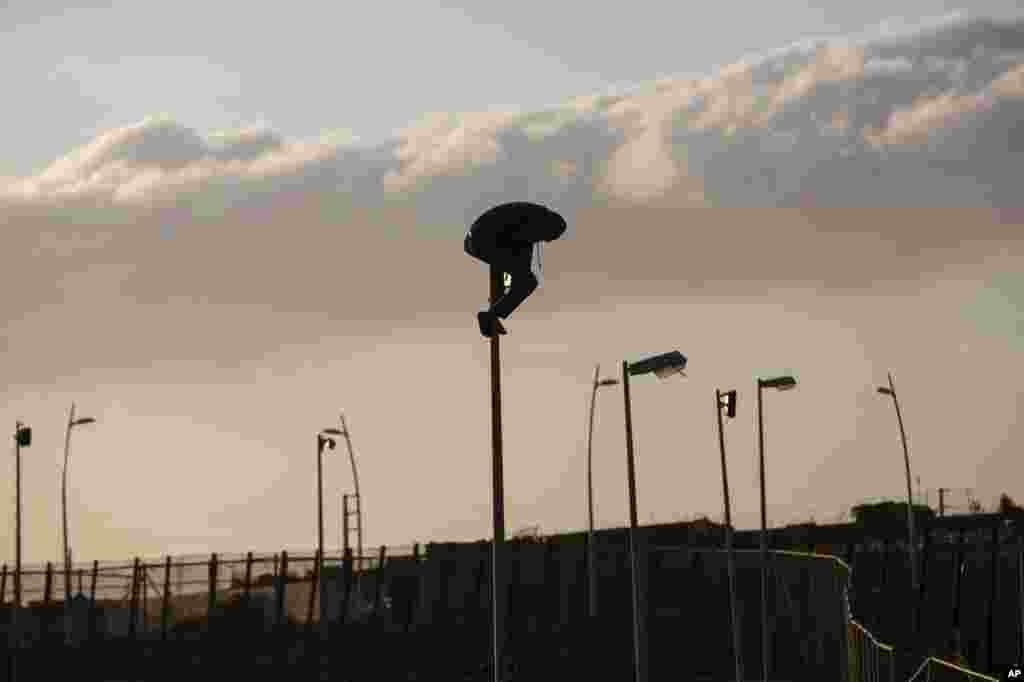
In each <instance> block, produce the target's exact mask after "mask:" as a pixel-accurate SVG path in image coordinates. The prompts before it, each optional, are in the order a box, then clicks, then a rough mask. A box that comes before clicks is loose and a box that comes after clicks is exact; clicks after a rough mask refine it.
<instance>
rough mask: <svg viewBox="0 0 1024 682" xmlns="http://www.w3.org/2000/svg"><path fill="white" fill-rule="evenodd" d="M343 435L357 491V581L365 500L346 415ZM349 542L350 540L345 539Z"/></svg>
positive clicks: (361, 566)
mask: <svg viewBox="0 0 1024 682" xmlns="http://www.w3.org/2000/svg"><path fill="white" fill-rule="evenodd" d="M341 435H343V436H344V437H345V446H346V447H347V448H348V459H349V461H350V462H351V463H352V483H353V485H354V486H355V489H356V524H358V525H357V526H356V551H357V552H358V559H357V562H358V563H357V566H358V569H357V571H356V579H357V580H358V577H359V574H360V572H361V571H362V570H363V498H362V497H361V496H360V494H359V474H358V473H357V472H356V457H355V454H354V453H353V452H352V439H351V438H350V437H349V433H348V426H346V425H345V415H344V414H341ZM345 541H346V542H348V538H347V537H346V538H345Z"/></svg>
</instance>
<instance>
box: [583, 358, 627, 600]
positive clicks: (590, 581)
mask: <svg viewBox="0 0 1024 682" xmlns="http://www.w3.org/2000/svg"><path fill="white" fill-rule="evenodd" d="M600 372H601V365H597V366H596V367H594V381H593V384H592V386H591V391H590V421H589V427H588V429H587V512H588V516H587V586H588V589H587V597H588V601H587V606H588V613H589V615H590V617H591V618H593V617H594V616H596V615H597V580H596V577H595V576H596V570H595V566H594V466H593V463H594V458H593V444H594V405H595V404H596V402H597V389H598V388H600V387H601V386H614V385H615V384H617V383H619V380H618V379H598V375H599V374H600Z"/></svg>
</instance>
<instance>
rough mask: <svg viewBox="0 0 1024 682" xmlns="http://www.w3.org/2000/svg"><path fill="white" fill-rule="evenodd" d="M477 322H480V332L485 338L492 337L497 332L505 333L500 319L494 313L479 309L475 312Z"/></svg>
mask: <svg viewBox="0 0 1024 682" xmlns="http://www.w3.org/2000/svg"><path fill="white" fill-rule="evenodd" d="M476 319H477V322H479V323H480V333H481V334H483V335H484V336H486V337H487V338H494V336H495V335H497V334H507V333H508V332H506V331H505V327H504V326H502V324H501V320H499V319H498V316H497V315H495V314H494V313H491V312H488V311H481V312H479V313H477V314H476Z"/></svg>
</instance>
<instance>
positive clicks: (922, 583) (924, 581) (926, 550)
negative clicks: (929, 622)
mask: <svg viewBox="0 0 1024 682" xmlns="http://www.w3.org/2000/svg"><path fill="white" fill-rule="evenodd" d="M922 531H923V533H922V539H923V540H924V542H923V543H922V544H923V547H922V554H921V575H920V578H919V581H918V586H917V600H916V605H915V608H914V632H915V633H920V631H921V611H922V610H923V609H924V600H925V595H926V591H927V589H928V557H929V555H930V552H931V541H932V534H931V528H930V527H929V526H927V525H926V526H925V527H924V528H923V529H922ZM917 639H918V641H917V642H914V644H915V645H916V644H918V643H922V645H923V643H924V642H926V641H927V637H921V636H918V637H917Z"/></svg>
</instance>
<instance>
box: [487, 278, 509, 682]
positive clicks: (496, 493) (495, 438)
mask: <svg viewBox="0 0 1024 682" xmlns="http://www.w3.org/2000/svg"><path fill="white" fill-rule="evenodd" d="M503 280H504V273H503V272H502V271H501V270H499V269H498V268H496V267H495V266H493V265H492V266H491V268H490V299H489V300H490V304H491V305H492V306H493V305H494V304H495V303H496V302H497V301H498V299H499V298H500V297H501V294H502V291H503V290H504V281H503ZM499 337H500V335H499V334H497V333H496V334H495V335H494V336H492V337H491V454H492V464H491V466H492V471H491V488H492V495H493V507H494V542H493V544H492V549H491V670H492V673H493V674H492V679H493V680H494V682H501V678H502V674H501V673H502V657H501V654H502V648H503V646H504V638H505V609H504V607H505V605H504V603H503V602H504V600H505V593H504V589H503V587H504V580H503V573H502V571H501V559H502V557H503V551H502V550H503V547H504V544H505V482H504V462H503V460H502V456H503V452H502V433H501V345H500V341H499Z"/></svg>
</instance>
